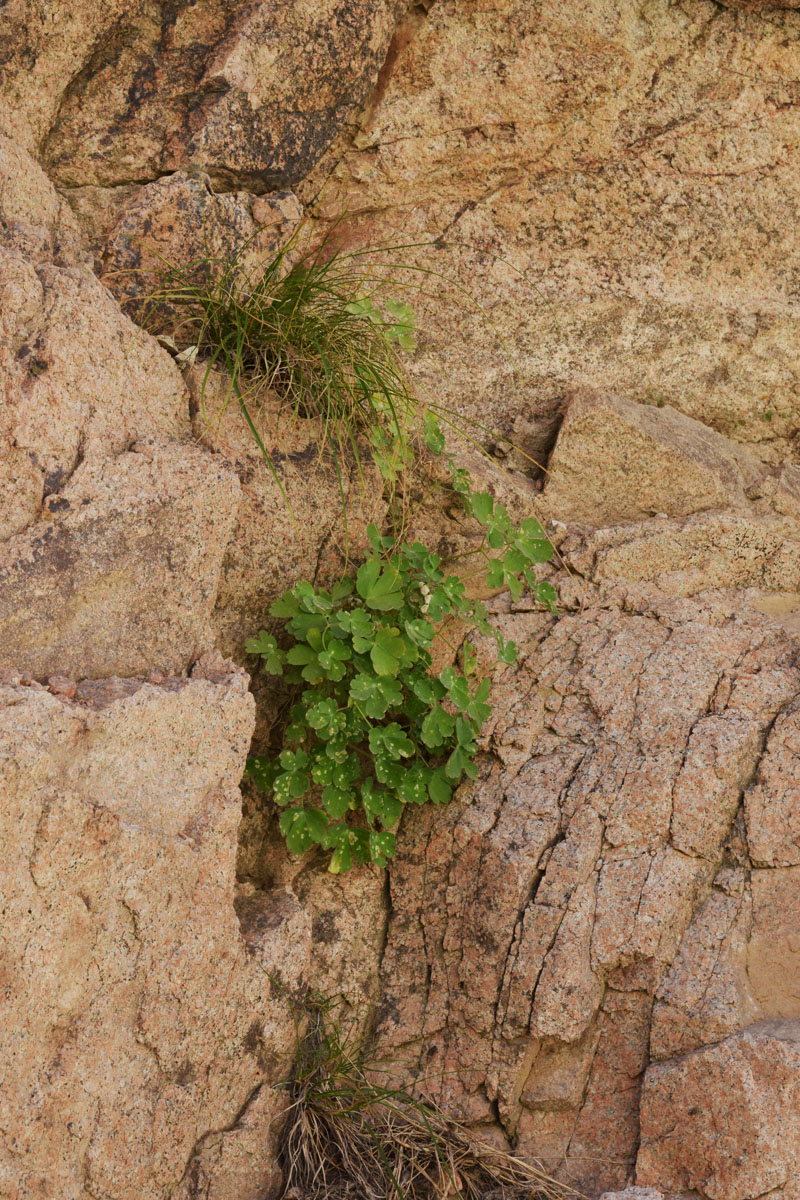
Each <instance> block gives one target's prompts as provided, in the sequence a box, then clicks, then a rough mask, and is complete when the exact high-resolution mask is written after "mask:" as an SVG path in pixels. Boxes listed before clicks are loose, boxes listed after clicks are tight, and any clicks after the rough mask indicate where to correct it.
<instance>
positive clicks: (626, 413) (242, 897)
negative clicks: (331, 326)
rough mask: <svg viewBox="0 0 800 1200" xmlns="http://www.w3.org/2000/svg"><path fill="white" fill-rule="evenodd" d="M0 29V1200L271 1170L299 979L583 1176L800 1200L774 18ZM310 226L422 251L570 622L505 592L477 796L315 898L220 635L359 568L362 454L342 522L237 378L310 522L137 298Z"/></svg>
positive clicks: (781, 173)
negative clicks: (290, 847)
mask: <svg viewBox="0 0 800 1200" xmlns="http://www.w3.org/2000/svg"><path fill="white" fill-rule="evenodd" d="M0 10H2V11H1V15H0V26H2V36H0V678H2V680H3V683H2V699H1V702H0V745H2V754H3V757H2V760H0V772H2V773H0V830H2V836H3V839H4V843H3V845H4V852H3V853H4V862H5V863H6V869H5V873H4V875H3V880H2V884H0V894H2V905H3V923H2V927H1V928H0V952H1V953H2V964H0V988H2V989H3V990H4V1001H5V1009H4V1019H3V1022H2V1028H1V1029H0V1093H1V1094H2V1104H1V1105H0V1108H2V1117H3V1119H2V1121H0V1194H2V1195H3V1197H5V1196H6V1195H8V1197H9V1200H55V1197H58V1200H73V1198H74V1200H88V1197H90V1196H91V1197H92V1198H93V1200H129V1198H130V1200H134V1197H135V1198H136V1200H139V1198H140V1197H142V1198H144V1200H273V1197H274V1196H275V1195H276V1194H277V1192H278V1189H279V1186H280V1179H279V1173H278V1171H277V1167H276V1159H275V1138H276V1135H277V1129H278V1127H279V1122H280V1108H281V1101H280V1097H279V1094H278V1093H276V1092H275V1091H273V1089H272V1084H273V1083H275V1082H276V1081H278V1080H279V1079H280V1078H282V1077H283V1076H284V1075H285V1073H286V1071H287V1069H288V1067H289V1063H290V1060H291V1057H292V1053H293V1046H294V1037H295V1026H294V1016H295V1015H296V998H297V997H298V996H299V994H300V993H301V992H302V989H303V988H304V987H305V986H306V985H309V984H310V985H311V986H312V987H313V988H315V989H317V990H319V991H321V992H323V993H325V994H327V995H335V994H339V995H341V996H342V997H343V999H344V1002H345V1006H346V1009H347V1011H349V1013H350V1015H351V1016H352V1017H353V1018H354V1020H355V1021H356V1023H357V1024H358V1025H359V1026H360V1028H361V1029H362V1030H368V1029H371V1028H375V1029H377V1035H378V1043H379V1046H380V1047H381V1048H382V1049H383V1050H384V1051H385V1052H386V1053H387V1054H389V1055H390V1056H391V1057H392V1059H393V1063H392V1071H393V1077H394V1078H395V1079H396V1075H397V1070H398V1068H400V1069H402V1070H403V1071H405V1074H406V1078H407V1080H408V1082H409V1083H410V1084H412V1085H413V1086H414V1087H416V1088H417V1089H418V1090H419V1091H420V1092H421V1093H425V1094H428V1095H431V1096H433V1097H434V1098H435V1099H437V1100H438V1101H439V1102H440V1103H442V1104H443V1105H444V1106H445V1107H446V1108H447V1109H448V1110H449V1111H451V1112H453V1113H454V1114H456V1115H457V1116H459V1117H461V1118H462V1119H463V1120H464V1121H465V1122H466V1123H467V1124H469V1125H471V1126H472V1127H474V1128H476V1129H478V1130H480V1131H481V1133H483V1134H484V1135H486V1136H489V1137H491V1138H492V1139H494V1140H495V1141H496V1142H499V1143H501V1144H502V1143H505V1144H507V1145H510V1146H512V1147H513V1148H514V1149H515V1151H516V1152H517V1153H519V1154H522V1155H524V1156H529V1157H533V1158H539V1159H541V1160H542V1161H543V1162H544V1163H545V1164H546V1166H547V1167H548V1168H549V1169H550V1170H552V1172H553V1173H554V1174H555V1175H556V1176H557V1177H558V1178H559V1179H561V1180H563V1181H564V1182H567V1183H569V1184H571V1185H573V1186H575V1187H577V1188H579V1189H581V1190H583V1191H585V1192H586V1193H587V1194H589V1195H591V1196H596V1195H599V1194H600V1193H605V1195H606V1200H611V1197H613V1198H614V1200H660V1197H661V1196H662V1195H663V1196H670V1197H676V1196H685V1195H687V1194H690V1195H692V1196H693V1197H695V1198H696V1200H758V1198H759V1197H763V1196H766V1195H769V1196H770V1197H773V1198H774V1200H798V1197H800V1125H798V1114H799V1113H800V1051H799V1049H798V1048H799V1047H800V1033H798V1030H799V1029H800V942H798V932H797V931H798V929H799V928H800V442H799V441H798V438H799V436H800V434H799V431H800V403H799V402H798V395H800V349H798V347H800V337H799V336H798V332H799V321H798V289H797V277H798V229H799V228H800V219H799V214H798V208H800V173H798V170H797V150H798V141H800V124H798V115H797V114H798V111H799V110H798V103H799V98H798V79H800V9H798V4H797V3H796V2H795V0H784V2H783V3H779V2H777V0H720V2H717V0H680V2H677V0H676V2H668V0H576V2H575V3H564V0H423V2H421V3H414V4H405V3H398V2H396V0H324V3H311V0H292V2H291V3H287V2H283V0H253V2H250V0H247V2H245V0H233V2H231V3H220V2H219V0H174V2H173V0H169V2H167V0H153V2H151V0H132V2H128V3H126V4H122V3H121V2H119V0H104V2H102V3H100V2H98V0H80V2H79V3H74V2H73V3H67V2H66V0H52V2H51V3H48V4H41V3H38V2H37V0H6V2H5V3H2V2H0ZM302 221H305V222H307V223H308V225H309V227H310V228H312V229H313V228H314V227H315V225H316V226H317V227H318V228H319V229H321V230H322V229H327V228H328V227H329V225H330V223H331V221H338V225H337V237H338V238H339V239H340V241H341V244H342V245H343V246H344V247H345V248H347V247H348V246H350V245H352V246H354V247H360V246H361V245H363V244H364V242H366V241H369V240H372V241H373V242H381V243H385V242H387V241H388V242H391V243H395V244H397V243H400V244H402V246H403V250H402V251H395V252H394V254H395V257H398V258H400V259H401V260H402V261H404V262H408V263H411V264H412V265H413V264H416V265H418V266H421V267H423V268H424V270H426V271H433V272H434V273H435V274H434V275H430V274H429V275H426V276H424V277H418V276H413V275H412V276H409V278H412V279H419V278H424V279H425V280H428V281H430V280H436V283H435V286H426V285H423V286H422V287H419V288H417V287H415V288H414V293H413V302H414V304H415V306H416V307H417V308H418V309H419V314H420V322H419V329H420V336H419V343H420V348H419V353H418V354H417V355H416V356H415V357H414V358H413V359H411V360H410V362H409V367H410V370H411V371H412V373H413V374H414V375H415V377H416V378H417V379H418V380H419V382H420V384H421V385H422V386H423V387H425V388H426V389H427V390H428V394H430V395H432V396H433V398H434V399H435V400H436V401H437V402H440V403H442V404H444V405H446V406H451V407H452V408H453V409H455V410H456V411H457V412H459V413H461V414H463V415H464V416H465V417H467V418H470V419H474V420H476V421H478V422H480V426H471V427H470V428H471V429H472V431H473V432H475V431H477V440H478V441H479V442H481V443H482V444H483V445H485V447H486V448H487V449H488V450H490V452H491V453H492V454H493V455H496V456H497V458H498V459H500V460H501V461H502V464H503V466H504V470H505V474H504V475H503V476H502V477H499V476H498V477H496V479H495V480H494V482H493V481H492V477H491V473H490V472H489V471H488V468H487V462H486V460H485V459H481V458H480V456H479V455H477V454H476V453H474V448H473V451H470V453H469V454H468V453H466V452H465V451H463V450H462V449H458V448H456V453H457V454H458V455H459V456H460V458H461V460H462V461H464V462H467V461H469V463H470V466H471V468H476V469H477V474H478V475H479V476H480V477H481V481H482V484H483V486H486V487H488V488H489V490H491V491H492V492H493V493H494V494H496V495H497V496H498V497H502V499H503V501H504V502H505V503H508V505H509V508H510V510H511V511H513V512H514V514H515V516H522V515H528V514H530V513H533V512H535V513H537V514H538V515H539V516H540V518H541V519H542V520H544V521H548V522H549V525H548V529H549V532H550V534H551V536H552V538H553V540H554V541H555V542H556V543H557V545H558V552H559V557H558V559H557V562H556V563H555V565H554V566H553V568H552V579H553V582H554V584H555V585H556V587H557V589H558V592H559V596H560V611H559V614H558V615H557V616H555V617H552V616H549V615H547V614H543V613H541V612H537V611H534V609H533V606H532V605H531V604H530V603H529V601H527V600H526V599H525V598H523V600H522V601H521V602H520V603H519V604H516V605H512V604H511V603H510V601H509V599H508V597H502V596H500V597H497V598H495V599H494V601H493V602H492V605H493V610H494V618H493V619H495V620H496V621H497V622H498V623H499V624H501V625H502V626H503V627H504V630H505V632H506V634H507V636H513V637H514V638H515V639H516V640H517V642H518V643H519V645H520V648H521V654H520V659H519V662H518V663H517V665H515V666H514V667H509V668H504V669H499V668H496V667H495V664H494V663H493V660H492V657H491V654H490V652H489V647H488V646H485V645H480V646H479V647H478V649H479V652H480V655H481V659H482V662H483V664H484V666H485V668H486V669H487V670H496V671H497V674H496V691H495V703H496V707H495V712H494V714H493V718H492V721H491V725H490V727H489V728H488V730H487V733H486V737H485V739H484V741H483V745H482V757H481V760H480V775H479V778H478V779H477V780H476V781H475V783H474V784H470V785H469V786H468V787H465V788H463V789H462V790H461V791H460V792H459V794H458V796H457V797H456V799H455V800H454V802H453V804H452V805H451V806H450V807H449V808H447V809H444V810H438V811H436V812H426V811H416V812H414V813H412V814H409V815H408V817H407V819H406V820H405V822H404V824H403V827H402V829H401V834H400V841H399V852H398V856H397V859H396V860H395V862H394V863H393V865H392V867H391V869H390V871H389V872H387V873H385V874H381V873H379V872H377V871H364V872H361V873H357V874H353V875H351V876H349V877H347V878H343V879H339V878H334V877H332V876H328V875H327V874H325V873H324V872H322V873H321V872H320V871H319V867H318V863H317V862H316V861H315V860H314V859H313V857H309V858H306V859H299V860H295V859H291V858H290V857H288V856H287V855H286V853H285V851H284V850H283V848H282V843H281V840H280V837H279V835H278V832H277V829H276V815H275V812H274V811H273V810H272V809H271V808H270V807H269V806H267V807H266V808H265V806H264V804H263V803H261V802H260V801H259V800H258V799H257V798H256V797H255V796H254V795H253V793H252V792H251V791H250V790H249V788H248V787H246V786H245V788H244V789H243V790H242V793H240V791H239V786H238V785H239V782H240V779H241V772H242V764H243V760H244V756H245V754H246V752H247V747H248V743H249V741H250V737H251V735H252V733H253V729H254V722H255V719H256V718H255V713H254V704H253V700H252V698H251V697H250V696H249V695H248V693H247V687H246V682H245V678H244V676H243V675H241V674H240V673H238V671H237V670H236V669H235V668H233V667H232V666H231V664H230V663H229V662H225V661H223V660H220V659H219V658H215V657H213V655H212V654H211V648H212V647H213V646H214V645H215V644H216V645H218V646H220V647H221V648H222V649H223V650H224V652H225V653H230V654H235V655H236V656H238V659H239V661H240V662H241V661H244V655H243V653H242V643H243V640H244V638H245V637H246V636H247V635H248V634H249V633H250V632H252V631H253V629H254V628H257V627H258V626H260V625H261V624H262V623H263V621H264V613H265V610H266V607H267V605H268V603H269V601H270V600H271V599H272V598H273V596H274V595H275V594H276V593H277V592H280V591H282V590H283V589H284V588H286V587H288V586H290V585H291V584H292V583H293V582H295V580H296V579H297V578H298V577H299V576H301V575H306V576H309V577H315V578H323V577H325V576H326V575H328V574H330V573H335V572H336V571H337V570H339V569H340V567H341V564H342V561H343V555H349V556H350V559H351V561H355V560H356V559H357V557H358V554H359V551H360V547H361V545H362V544H363V533H364V527H365V524H366V521H367V520H369V519H370V518H372V517H375V518H377V519H380V516H381V513H382V511H383V508H382V505H383V501H382V498H381V496H380V489H379V487H378V486H377V483H376V481H375V480H373V479H371V478H368V479H367V481H366V486H365V487H362V488H361V489H359V487H358V486H357V485H356V482H355V480H354V479H351V480H350V481H346V483H347V487H349V493H348V495H349V500H350V532H349V538H350V541H349V544H344V545H343V543H342V538H341V536H340V533H341V527H340V525H339V511H340V504H341V497H340V493H339V488H338V483H337V481H336V479H335V475H334V474H332V473H331V471H330V470H329V468H328V465H327V464H326V463H325V460H324V458H320V456H319V454H318V452H317V448H316V445H315V431H314V429H313V428H312V427H311V425H310V423H306V422H301V423H299V424H297V425H294V426H291V427H290V426H289V425H288V424H287V423H286V422H285V420H284V416H283V415H282V414H281V413H280V412H279V411H278V409H277V407H276V406H274V405H273V404H272V402H271V401H270V400H269V398H265V399H264V407H263V409H262V410H260V411H259V413H258V414H257V415H258V419H259V422H261V423H262V424H261V426H260V427H261V428H262V430H263V432H264V433H265V434H267V435H268V436H267V437H266V442H265V444H267V445H268V447H269V451H270V454H271V457H272V462H273V466H274V468H275V472H276V475H277V478H278V480H279V481H280V484H281V486H282V487H283V489H284V490H285V492H286V493H287V495H288V497H289V500H290V504H291V508H292V513H291V514H290V513H289V512H288V511H287V509H286V508H285V506H284V502H283V498H282V495H281V487H279V486H278V482H276V478H275V476H274V475H273V474H272V473H271V472H270V471H269V469H268V468H266V466H265V464H264V463H263V461H262V460H261V459H260V457H259V454H258V452H257V451H256V450H255V449H254V447H253V445H252V443H251V441H250V440H249V438H248V436H247V434H246V432H245V430H244V429H243V427H242V425H241V423H240V422H239V421H238V419H237V417H238V414H237V409H236V406H235V404H233V405H232V404H230V403H228V404H227V406H226V404H225V395H224V385H223V388H222V391H220V388H219V386H218V380H217V379H216V378H214V379H212V380H210V381H209V386H207V387H206V388H205V389H204V390H203V389H202V388H201V387H200V386H199V382H198V379H199V377H198V373H197V371H196V370H195V371H194V372H191V371H189V370H186V369H184V370H182V369H181V368H180V367H179V365H178V364H177V363H176V362H175V361H174V358H173V357H171V354H170V352H169V351H168V349H167V348H165V347H169V345H170V343H169V342H168V341H165V343H164V345H159V344H158V343H157V342H156V341H155V340H154V339H153V338H152V337H150V336H148V335H146V334H144V333H143V332H142V330H141V329H140V328H139V327H138V326H137V325H136V324H135V323H134V321H132V320H131V319H130V317H131V315H135V314H136V312H137V310H138V306H139V302H140V300H141V298H142V296H143V295H146V293H147V291H148V290H149V287H150V280H151V279H152V275H153V270H154V268H157V267H158V265H159V264H160V263H162V262H163V261H166V262H168V263H170V264H174V265H182V266H184V267H186V266H190V265H191V263H193V262H195V261H196V260H197V259H198V258H201V257H202V256H203V255H205V254H211V255H221V256H223V257H224V256H229V255H232V254H237V253H240V254H243V255H244V256H245V261H246V262H247V265H248V268H250V267H251V266H252V269H253V270H254V271H257V270H258V258H259V255H263V254H271V253H273V252H274V250H275V249H276V248H278V247H280V246H282V245H283V244H285V241H286V239H287V238H289V237H291V235H292V233H293V232H294V231H295V229H296V228H297V227H298V224H299V223H300V222H302ZM462 287H463V288H466V289H467V291H468V292H469V295H470V296H471V297H472V298H473V299H474V300H476V301H477V305H476V304H473V303H472V302H471V301H465V299H464V293H463V292H461V291H460V290H459V289H460V288H462ZM173 351H174V347H173ZM228 399H229V400H230V397H228ZM504 437H511V438H512V439H513V440H514V442H515V443H516V445H515V446H509V444H508V443H507V442H505V441H504V440H503V438H504ZM440 483H441V481H438V483H437V486H438V485H439V484H440ZM346 490H347V488H346ZM445 503H446V502H443V503H442V504H440V493H439V491H437V490H436V487H434V488H433V490H432V492H431V494H430V495H429V496H426V497H425V498H424V499H423V503H422V505H421V507H420V509H419V511H418V529H416V530H415V533H418V534H419V535H420V536H422V535H424V536H425V537H426V538H433V539H436V540H437V544H441V545H443V546H444V548H445V549H447V548H448V547H449V548H450V549H451V550H452V548H453V547H456V548H459V547H460V546H461V545H462V543H463V544H466V543H468V542H469V539H470V531H469V530H468V529H462V528H460V527H458V522H457V520H455V519H450V518H449V517H448V518H447V519H445V517H443V515H442V512H441V511H440V510H441V508H442V507H443V505H444V504H445ZM456 516H457V514H456ZM448 520H449V524H448ZM454 526H455V527H456V528H455V529H454ZM459 539H461V540H460V541H459ZM198 658H200V662H201V665H200V666H199V667H196V666H195V665H194V664H196V663H197V660H198ZM252 688H253V691H254V692H255V694H256V696H257V697H258V708H259V717H258V724H257V727H256V728H257V738H258V742H259V744H260V745H263V744H265V742H267V741H268V739H269V737H270V724H271V722H272V720H274V718H275V715H276V713H278V712H279V711H280V708H281V705H282V704H283V703H284V702H285V696H284V695H283V694H282V693H281V692H280V691H279V690H278V689H277V688H276V686H275V684H274V682H273V681H272V680H271V679H270V678H268V677H266V676H263V675H259V674H256V676H255V678H254V680H253V683H252Z"/></svg>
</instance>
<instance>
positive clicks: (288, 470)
mask: <svg viewBox="0 0 800 1200" xmlns="http://www.w3.org/2000/svg"><path fill="white" fill-rule="evenodd" d="M189 382H190V387H191V390H192V395H193V398H194V407H195V409H196V416H195V419H194V428H195V431H196V435H197V437H198V439H199V440H201V441H202V443H203V444H204V445H205V446H207V447H208V448H209V449H211V450H215V451H218V452H219V459H218V461H220V462H225V463H226V464H227V465H228V466H229V468H230V469H232V470H234V471H235V472H236V473H237V474H238V476H239V479H240V481H241V486H242V499H241V502H240V504H239V507H238V511H237V515H236V522H235V525H234V528H233V531H232V534H231V538H230V541H229V542H228V548H227V551H226V553H225V557H224V560H223V563H222V569H221V572H220V576H219V587H218V593H217V601H216V609H215V613H214V625H215V628H216V630H217V635H218V638H219V643H220V646H221V647H222V649H223V651H224V652H225V653H226V654H234V655H238V656H241V654H242V651H243V646H244V642H245V639H246V638H247V637H249V636H250V635H251V634H252V633H254V632H257V631H258V629H259V628H261V627H263V625H264V624H265V623H267V622H268V621H269V616H268V609H269V605H270V603H271V602H272V601H273V600H274V599H275V598H276V597H277V596H279V595H281V593H282V592H284V591H285V590H286V589H287V588H288V587H291V585H292V584H293V583H295V582H297V580H299V579H303V578H305V579H311V580H314V579H318V578H320V577H321V576H324V575H325V574H326V573H330V571H332V570H336V569H340V567H341V565H342V564H343V562H344V561H345V556H348V557H349V558H350V559H351V560H352V559H356V560H357V558H358V555H359V553H361V551H362V549H363V547H364V546H365V544H366V528H367V525H368V524H369V522H370V521H372V520H377V521H380V520H381V519H382V515H383V513H384V511H385V504H384V501H383V495H382V491H383V489H382V487H381V485H380V483H379V481H378V477H377V473H376V472H375V471H374V470H373V469H372V468H371V467H369V465H368V463H367V462H364V464H363V466H364V473H365V477H364V478H363V479H359V478H358V471H357V469H356V467H355V465H354V464H351V465H350V466H349V467H348V464H346V463H344V464H343V466H344V471H343V472H342V476H341V479H340V478H339V477H338V476H337V472H336V468H335V466H334V464H333V463H332V461H331V459H330V457H329V455H327V454H321V452H320V445H321V443H322V440H323V438H324V433H323V430H322V427H321V424H320V423H319V422H317V421H310V420H304V419H302V418H297V417H295V416H293V414H292V413H291V412H290V411H289V412H287V411H286V410H285V409H282V408H281V405H280V403H279V402H278V401H277V400H276V398H275V397H274V396H271V395H269V394H263V395H261V396H260V397H256V398H254V399H251V398H248V407H249V411H250V413H251V416H252V418H253V421H254V423H255V425H256V428H257V429H258V431H259V436H260V437H261V440H262V443H263V445H264V446H265V447H266V448H267V451H268V453H269V454H270V457H271V461H272V469H270V467H269V465H268V464H267V463H266V462H265V461H264V457H263V455H262V453H261V451H260V449H259V447H258V445H257V444H256V442H255V439H254V437H253V435H252V433H251V431H250V429H249V428H248V426H247V423H246V421H245V419H244V417H243V415H242V413H241V410H240V408H239V404H238V402H237V400H236V397H235V395H233V394H232V393H231V389H230V387H229V385H228V384H227V382H226V381H223V380H222V378H221V377H220V375H219V374H217V373H211V374H210V375H208V376H207V377H206V371H205V370H204V368H202V367H199V366H198V367H196V368H194V369H193V371H192V373H191V375H190V379H189ZM348 471H349V474H348V473H347V472H348ZM342 489H344V496H343V494H342ZM344 504H346V506H347V530H346V533H345V531H344V521H343V516H342V514H343V505H344Z"/></svg>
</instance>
